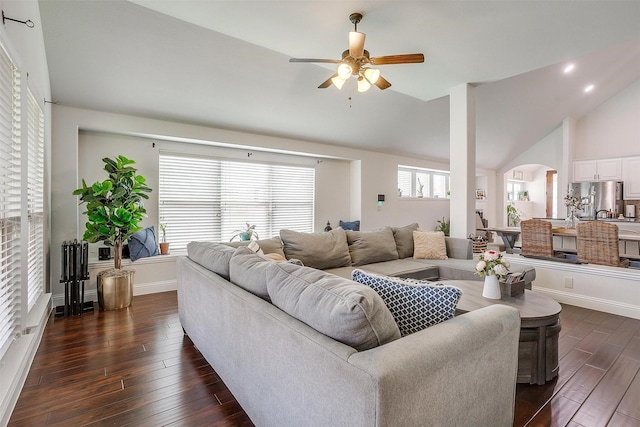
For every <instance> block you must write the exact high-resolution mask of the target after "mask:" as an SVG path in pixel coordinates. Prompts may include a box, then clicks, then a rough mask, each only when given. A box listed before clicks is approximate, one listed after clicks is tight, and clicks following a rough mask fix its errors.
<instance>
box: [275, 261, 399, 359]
mask: <svg viewBox="0 0 640 427" xmlns="http://www.w3.org/2000/svg"><path fill="white" fill-rule="evenodd" d="M268 269H269V272H268V274H267V289H268V291H269V296H270V297H271V302H272V303H273V304H274V305H275V306H277V307H278V308H280V309H281V310H283V311H284V312H286V313H287V314H289V315H291V316H293V317H295V318H296V319H298V320H300V321H301V322H304V323H306V324H307V325H309V326H311V327H312V328H314V329H315V330H317V331H318V332H321V333H323V334H325V335H327V336H328V337H330V338H333V339H334V340H336V341H339V342H342V343H344V344H346V345H349V346H351V347H353V348H355V349H356V350H359V351H360V350H367V349H370V348H373V347H377V346H379V345H382V344H385V343H387V342H390V341H393V340H395V339H398V338H400V331H399V329H398V326H397V325H396V323H395V321H394V320H393V316H392V315H391V312H390V311H389V309H388V308H387V307H386V306H385V304H384V302H383V301H382V298H380V296H379V295H378V294H376V292H375V291H374V290H373V289H371V288H369V287H367V286H364V285H361V284H359V283H355V282H353V281H351V280H348V279H343V278H341V277H338V276H335V275H333V274H330V273H327V272H324V271H320V270H316V269H313V268H309V267H301V266H298V265H293V264H288V263H272V264H270V265H269V266H268Z"/></svg>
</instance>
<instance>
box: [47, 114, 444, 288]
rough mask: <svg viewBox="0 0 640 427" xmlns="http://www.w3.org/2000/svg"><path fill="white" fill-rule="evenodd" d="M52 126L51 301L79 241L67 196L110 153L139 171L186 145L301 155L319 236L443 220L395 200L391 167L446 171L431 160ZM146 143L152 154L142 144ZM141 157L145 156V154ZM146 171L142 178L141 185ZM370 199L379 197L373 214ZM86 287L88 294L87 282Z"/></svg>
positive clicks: (429, 207)
mask: <svg viewBox="0 0 640 427" xmlns="http://www.w3.org/2000/svg"><path fill="white" fill-rule="evenodd" d="M53 124H54V127H53V132H54V135H53V148H54V150H53V153H52V180H53V182H54V183H55V185H53V186H52V189H51V199H52V207H51V215H52V242H53V245H52V253H51V265H52V268H51V280H52V283H53V284H54V286H53V288H54V294H56V295H61V294H62V292H63V291H62V286H61V285H59V284H58V283H57V280H56V278H58V277H59V275H60V271H59V260H60V244H61V243H62V241H64V240H70V239H71V240H72V239H79V238H81V236H82V234H83V231H84V221H82V220H81V218H80V213H81V212H82V210H81V209H79V208H78V200H77V197H75V196H73V195H72V192H73V190H74V189H76V188H78V186H79V185H80V179H81V178H83V177H84V178H86V179H87V180H88V181H92V179H93V180H96V179H98V178H100V177H101V169H102V166H103V165H102V162H101V161H100V159H101V158H102V157H104V156H113V155H116V154H124V155H130V156H131V157H132V158H133V159H134V160H136V161H137V162H138V167H139V168H140V170H141V173H142V171H143V169H144V170H146V169H148V168H151V169H154V168H156V167H157V166H155V165H154V164H153V162H148V161H149V159H147V158H146V157H149V158H155V157H156V156H157V154H156V151H157V150H158V147H159V145H161V144H165V145H166V144H175V143H180V144H184V143H190V144H194V145H190V147H191V149H196V148H194V147H197V149H198V150H214V149H215V150H224V149H225V147H226V148H236V149H237V148H242V149H251V150H252V151H253V152H254V156H253V157H256V156H257V157H259V156H269V155H270V154H268V153H266V152H265V150H268V151H271V152H278V153H284V154H298V155H304V156H308V158H309V161H311V162H316V171H317V172H316V185H317V194H316V213H315V227H316V231H322V229H323V228H324V226H325V224H326V222H327V221H328V220H329V221H331V224H332V225H333V226H336V225H337V223H338V220H340V219H350V220H354V219H360V220H361V222H362V229H363V230H371V229H375V228H379V227H382V226H385V225H392V226H393V225H397V226H402V225H406V224H408V223H411V222H418V223H419V224H420V225H421V226H422V227H423V228H426V229H434V228H435V226H436V222H437V220H438V219H441V218H442V217H443V216H444V217H446V218H449V201H448V200H428V199H424V200H400V198H399V197H397V166H398V164H403V165H408V166H416V167H424V168H433V169H444V170H447V169H448V165H447V164H443V163H439V162H433V161H429V160H421V159H416V158H407V157H402V156H393V155H388V154H381V153H376V152H370V151H364V150H355V149H350V148H344V147H337V146H330V145H326V144H318V143H313V142H307V141H298V140H291V139H286V138H276V137H270V136H263V135H256V134H249V133H243V132H235V131H228V130H222V129H215V128H209V127H203V126H196V125H190V124H184V123H175V122H167V121H161V120H154V119H146V118H140V117H132V116H126V115H119V114H112V113H104V112H97V111H89V110H82V109H77V108H70V107H63V106H55V107H54V108H53ZM149 138H151V139H149ZM153 141H155V142H156V148H155V149H154V148H153V147H151V146H150V145H151V144H152V143H153ZM183 146H184V145H183ZM94 150H96V152H94ZM154 150H156V151H154ZM149 152H152V153H153V156H148V153H149ZM318 160H320V162H319V163H317V161H318ZM151 169H149V170H151ZM154 170H155V169H154ZM154 173H155V172H154ZM154 173H151V174H146V175H145V177H146V178H147V179H148V180H149V179H150V178H151V175H153V174H154ZM378 194H384V195H385V198H386V201H385V202H384V204H383V206H382V207H381V208H380V209H378V206H377V200H378V199H377V197H378ZM151 203H152V202H151V201H149V203H148V204H147V210H148V211H149V212H150V216H149V218H148V219H147V220H146V221H147V222H148V224H149V225H150V224H154V223H155V222H157V213H156V214H155V215H156V216H155V217H154V216H153V213H152V209H151ZM145 225H146V223H145ZM136 277H137V276H136ZM88 286H89V290H88V291H89V292H91V291H92V288H94V287H95V283H89V284H88Z"/></svg>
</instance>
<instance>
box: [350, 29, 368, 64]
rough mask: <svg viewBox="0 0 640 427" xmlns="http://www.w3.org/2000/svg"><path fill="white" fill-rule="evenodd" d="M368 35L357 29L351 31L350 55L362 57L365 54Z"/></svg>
mask: <svg viewBox="0 0 640 427" xmlns="http://www.w3.org/2000/svg"><path fill="white" fill-rule="evenodd" d="M366 36H367V35H366V34H365V33H359V32H357V31H349V55H351V56H352V57H354V58H360V57H361V56H362V55H364V39H365V37H366Z"/></svg>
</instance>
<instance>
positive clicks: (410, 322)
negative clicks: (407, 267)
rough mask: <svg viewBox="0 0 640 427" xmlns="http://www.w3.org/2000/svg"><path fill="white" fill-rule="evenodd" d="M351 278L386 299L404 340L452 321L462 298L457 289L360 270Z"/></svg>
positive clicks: (460, 291) (385, 301)
mask: <svg viewBox="0 0 640 427" xmlns="http://www.w3.org/2000/svg"><path fill="white" fill-rule="evenodd" d="M351 275H352V277H353V280H355V281H356V282H359V283H362V284H364V285H367V286H370V287H371V288H372V289H373V290H374V291H376V293H378V295H380V296H381V297H382V300H383V301H384V303H385V304H386V305H387V308H388V309H389V311H391V314H392V315H393V319H394V320H395V321H396V323H397V324H398V328H399V329H400V334H401V335H402V336H403V337H404V336H406V335H409V334H412V333H414V332H418V331H420V330H422V329H425V328H428V327H429V326H433V325H435V324H438V323H440V322H444V321H445V320H447V319H451V318H452V317H453V316H455V314H456V305H457V304H458V300H460V296H461V295H462V290H460V289H459V288H456V287H454V286H444V285H436V286H434V285H428V284H426V282H422V283H421V284H416V281H414V280H412V281H411V282H407V281H405V280H404V279H400V278H397V277H387V276H382V275H380V274H375V273H369V272H366V271H362V270H357V269H356V270H353V272H352V273H351Z"/></svg>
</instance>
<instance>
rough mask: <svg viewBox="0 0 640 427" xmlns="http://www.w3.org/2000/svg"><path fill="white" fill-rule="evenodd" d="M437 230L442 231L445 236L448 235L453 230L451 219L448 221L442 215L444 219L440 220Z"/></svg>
mask: <svg viewBox="0 0 640 427" xmlns="http://www.w3.org/2000/svg"><path fill="white" fill-rule="evenodd" d="M436 231H442V232H443V233H444V235H445V236H448V235H449V232H450V231H451V223H450V222H449V221H446V220H445V219H444V217H442V221H440V220H438V225H437V226H436Z"/></svg>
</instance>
